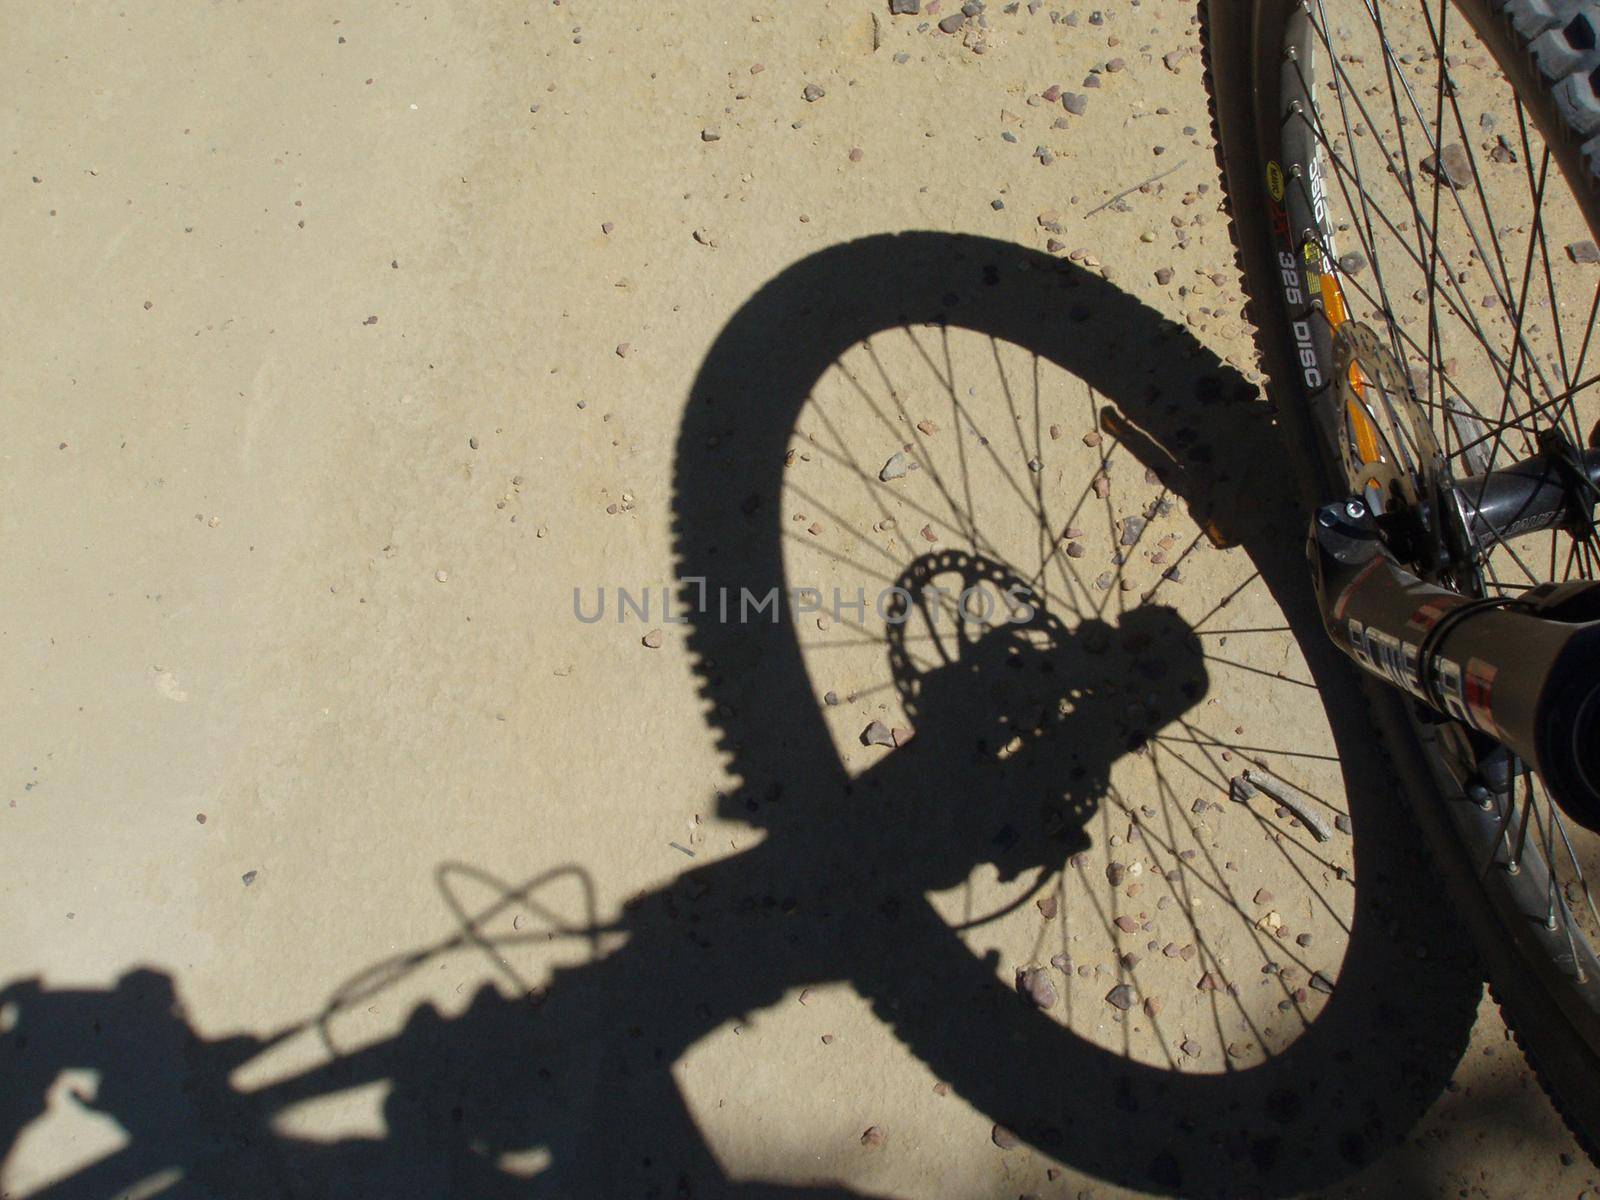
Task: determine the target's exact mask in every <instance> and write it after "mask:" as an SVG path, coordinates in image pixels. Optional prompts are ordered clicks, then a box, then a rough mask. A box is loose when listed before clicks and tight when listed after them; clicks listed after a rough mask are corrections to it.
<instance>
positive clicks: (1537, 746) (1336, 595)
mask: <svg viewBox="0 0 1600 1200" xmlns="http://www.w3.org/2000/svg"><path fill="white" fill-rule="evenodd" d="M1309 551H1310V557H1311V565H1312V571H1313V577H1314V579H1315V582H1316V588H1317V598H1318V601H1319V602H1320V604H1321V607H1322V620H1323V624H1324V625H1325V626H1326V628H1327V631H1328V635H1329V636H1330V637H1331V638H1332V639H1333V641H1334V643H1335V644H1336V645H1337V646H1338V647H1339V648H1340V649H1342V650H1343V651H1344V652H1345V653H1346V654H1348V655H1349V656H1350V657H1351V658H1353V659H1355V661H1356V662H1357V663H1359V664H1360V665H1361V667H1362V668H1363V669H1364V670H1365V671H1367V672H1369V673H1370V674H1373V675H1376V676H1377V677H1378V678H1380V679H1383V680H1385V681H1387V682H1389V683H1392V684H1394V685H1395V686H1397V687H1400V688H1403V689H1404V690H1405V691H1407V692H1408V693H1410V694H1411V695H1412V696H1414V697H1415V698H1416V699H1417V700H1419V701H1421V702H1422V703H1423V704H1425V705H1427V706H1428V707H1429V708H1431V709H1433V710H1434V711H1436V712H1438V713H1440V714H1442V715H1443V716H1445V717H1447V718H1449V719H1451V720H1455V721H1459V722H1461V723H1462V724H1464V725H1467V726H1470V727H1471V728H1473V729H1476V730H1479V731H1480V732H1482V733H1484V734H1486V735H1488V736H1489V737H1491V738H1493V739H1495V740H1496V741H1498V742H1500V743H1502V744H1504V745H1505V746H1506V747H1507V748H1508V749H1510V750H1511V751H1512V752H1513V753H1515V754H1516V755H1517V756H1518V757H1520V758H1521V759H1522V760H1523V761H1524V762H1527V763H1529V764H1530V765H1532V766H1533V768H1534V769H1535V770H1537V771H1538V772H1539V775H1540V777H1541V778H1542V779H1543V780H1544V782H1545V786H1546V787H1547V788H1548V789H1549V791H1550V793H1551V795H1552V796H1553V797H1554V798H1555V800H1556V802H1557V803H1558V804H1559V805H1560V806H1561V807H1562V809H1563V810H1564V811H1566V812H1567V813H1568V814H1569V815H1570V816H1571V817H1572V818H1573V819H1574V820H1576V821H1578V822H1579V823H1580V824H1583V825H1585V826H1587V827H1589V828H1591V829H1600V583H1594V582H1589V581H1579V582H1576V583H1565V584H1543V585H1541V586H1540V587H1537V588H1534V589H1532V590H1530V591H1528V592H1526V593H1524V594H1523V595H1522V596H1519V597H1516V598H1514V599H1507V600H1474V599H1472V598H1470V597H1467V596H1463V595H1461V594H1459V593H1457V592H1452V591H1450V590H1448V589H1446V588H1442V587H1437V586H1435V585H1433V584H1430V583H1427V582H1426V581H1424V580H1422V579H1420V578H1418V577H1417V576H1416V575H1414V574H1412V573H1411V572H1409V571H1407V570H1406V569H1405V568H1404V567H1402V566H1401V565H1400V564H1399V562H1398V561H1396V559H1395V558H1394V557H1393V556H1392V555H1391V554H1390V553H1389V552H1388V550H1387V548H1386V547H1385V546H1384V543H1383V539H1382V537H1381V536H1380V534H1379V529H1378V524H1377V521H1376V520H1375V519H1374V518H1373V516H1372V514H1371V513H1370V512H1369V511H1368V509H1367V507H1366V505H1365V504H1363V503H1362V502H1361V501H1360V500H1357V499H1351V500H1342V501H1339V502H1337V503H1334V504H1329V505H1325V506H1323V507H1322V508H1320V509H1318V510H1317V512H1316V514H1315V516H1314V517H1313V520H1312V526H1311V538H1310V545H1309Z"/></svg>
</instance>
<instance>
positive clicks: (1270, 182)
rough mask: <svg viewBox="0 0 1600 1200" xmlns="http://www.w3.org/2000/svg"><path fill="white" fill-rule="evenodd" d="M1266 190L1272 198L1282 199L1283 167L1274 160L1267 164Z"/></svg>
mask: <svg viewBox="0 0 1600 1200" xmlns="http://www.w3.org/2000/svg"><path fill="white" fill-rule="evenodd" d="M1267 192H1268V194H1269V195H1270V196H1271V197H1272V198H1273V199H1274V200H1278V201H1282V200H1283V168H1282V167H1280V166H1279V165H1278V164H1277V163H1276V162H1269V163H1268V164H1267Z"/></svg>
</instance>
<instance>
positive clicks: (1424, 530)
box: [1333, 320, 1479, 590]
mask: <svg viewBox="0 0 1600 1200" xmlns="http://www.w3.org/2000/svg"><path fill="white" fill-rule="evenodd" d="M1333 358H1334V378H1335V381H1336V383H1337V385H1338V396H1339V410H1340V413H1341V414H1342V417H1343V432H1344V437H1345V443H1346V446H1345V450H1346V454H1347V456H1348V462H1349V467H1350V472H1351V483H1352V485H1353V486H1354V487H1355V488H1356V490H1357V491H1359V492H1360V494H1361V497H1362V499H1363V500H1364V501H1365V502H1366V504H1367V507H1368V508H1369V509H1371V510H1372V512H1373V513H1374V514H1375V515H1377V516H1379V517H1385V516H1387V517H1388V518H1389V520H1388V521H1387V522H1386V524H1387V525H1388V527H1389V530H1390V533H1391V536H1392V538H1393V540H1394V541H1395V543H1396V546H1395V548H1396V550H1397V551H1398V552H1399V553H1400V555H1401V557H1402V558H1403V559H1405V560H1407V561H1409V562H1410V563H1411V565H1413V566H1415V567H1417V568H1418V570H1419V571H1420V573H1421V574H1423V575H1424V577H1427V578H1439V577H1441V576H1445V575H1448V576H1449V577H1451V578H1452V579H1453V580H1454V581H1455V583H1456V585H1457V586H1458V587H1462V588H1463V590H1467V589H1470V588H1472V587H1473V586H1474V585H1475V584H1476V583H1477V566H1476V563H1477V560H1478V557H1479V548H1478V546H1477V545H1476V543H1475V542H1474V540H1473V539H1472V537H1471V535H1470V533H1469V532H1468V530H1469V526H1468V524H1467V520H1466V514H1465V513H1464V512H1463V510H1462V507H1461V500H1460V496H1459V494H1458V493H1457V490H1456V487H1455V481H1454V479H1453V478H1452V477H1451V472H1450V466H1449V460H1448V459H1447V458H1446V457H1445V455H1444V453H1443V451H1442V450H1441V449H1440V447H1439V440H1438V437H1437V436H1436V435H1435V433H1434V429H1433V425H1432V423H1431V422H1430V421H1429V420H1428V413H1427V410H1426V409H1425V408H1424V407H1423V405H1422V402H1421V401H1420V400H1419V399H1418V398H1417V391H1416V387H1415V385H1414V383H1413V382H1412V379H1411V377H1410V375H1409V373H1408V372H1407V371H1406V369H1405V368H1404V367H1403V366H1402V365H1401V364H1400V362H1399V360H1398V359H1397V358H1396V357H1395V356H1394V353H1393V351H1392V350H1391V349H1390V348H1389V346H1388V345H1387V344H1386V343H1385V341H1384V339H1383V337H1382V336H1381V335H1380V334H1379V333H1378V331H1377V330H1375V329H1373V328H1372V326H1370V325H1367V324H1365V323H1364V322H1361V321H1349V320H1347V321H1345V322H1343V323H1342V324H1340V325H1339V327H1338V329H1337V330H1336V331H1335V333H1334V337H1333Z"/></svg>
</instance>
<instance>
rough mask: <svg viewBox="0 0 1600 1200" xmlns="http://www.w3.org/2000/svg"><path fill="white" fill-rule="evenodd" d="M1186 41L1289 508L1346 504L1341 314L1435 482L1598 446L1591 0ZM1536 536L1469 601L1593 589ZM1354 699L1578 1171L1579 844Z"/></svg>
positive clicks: (1565, 549)
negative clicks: (1449, 766) (1201, 55)
mask: <svg viewBox="0 0 1600 1200" xmlns="http://www.w3.org/2000/svg"><path fill="white" fill-rule="evenodd" d="M1203 31H1204V43H1205V51H1206V68H1207V85H1208V88H1209V91H1210V94H1211V99H1212V105H1213V118H1214V126H1215V128H1214V132H1215V135H1216V142H1217V148H1218V156H1219V159H1220V164H1221V167H1222V171H1223V176H1224V180H1225V184H1226V194H1227V203H1228V208H1229V213H1230V216H1231V221H1232V232H1233V236H1234V241H1235V245H1236V249H1237V251H1238V256H1239V265H1240V268H1241V270H1242V271H1243V273H1244V276H1245V282H1246V293H1247V295H1248V296H1249V297H1250V310H1249V313H1248V315H1249V316H1250V318H1251V321H1252V323H1253V324H1254V326H1255V328H1256V330H1257V338H1258V345H1259V349H1260V352H1261V355H1262V360H1263V366H1264V368H1265V369H1266V371H1267V373H1268V376H1269V378H1270V380H1271V387H1272V391H1273V395H1274V398H1275V399H1276V400H1277V402H1278V406H1279V416H1280V424H1281V425H1282V427H1283V431H1284V435H1285V438H1286V440H1287V441H1288V443H1289V449H1290V452H1291V460H1292V461H1293V462H1294V463H1295V464H1296V465H1297V466H1298V468H1299V471H1298V479H1297V483H1298V484H1299V490H1300V495H1299V499H1300V500H1301V501H1302V502H1304V503H1306V504H1314V503H1320V502H1323V501H1326V500H1329V499H1333V498H1338V497H1341V496H1344V495H1347V494H1349V493H1350V492H1351V490H1352V488H1351V485H1350V483H1349V482H1348V481H1347V472H1346V469H1345V467H1344V465H1343V463H1344V455H1343V453H1342V446H1341V442H1340V439H1341V437H1343V436H1346V434H1347V432H1348V431H1347V430H1346V429H1344V428H1343V427H1342V426H1341V424H1340V421H1339V418H1338V412H1339V406H1340V403H1341V401H1339V400H1338V399H1336V397H1335V395H1334V392H1333V391H1332V389H1334V388H1335V387H1336V386H1339V384H1338V380H1337V379H1336V378H1335V368H1336V363H1335V360H1334V358H1333V343H1334V340H1335V338H1336V337H1337V331H1338V328H1339V323H1340V322H1343V321H1346V320H1355V319H1358V318H1359V319H1360V320H1362V321H1364V322H1369V323H1370V326H1369V327H1370V328H1372V329H1374V330H1375V331H1376V332H1377V333H1378V334H1379V335H1380V340H1382V341H1384V342H1385V343H1386V346H1387V347H1390V348H1392V350H1393V358H1392V359H1388V360H1386V361H1391V362H1394V363H1396V364H1397V365H1398V366H1400V367H1401V368H1402V369H1403V370H1406V371H1408V372H1409V373H1410V381H1411V384H1412V387H1413V397H1414V399H1413V404H1414V409H1413V415H1412V418H1411V420H1412V424H1417V423H1419V422H1421V421H1424V420H1425V421H1427V422H1429V423H1430V425H1431V427H1432V436H1433V437H1434V438H1436V439H1437V441H1438V443H1439V447H1440V449H1441V452H1442V453H1443V455H1444V457H1445V459H1446V460H1447V461H1448V462H1449V463H1450V464H1451V465H1452V466H1454V467H1455V468H1456V471H1457V474H1458V475H1460V476H1467V475H1472V474H1476V473H1481V472H1483V471H1485V470H1488V469H1490V467H1491V466H1493V467H1498V466H1502V465H1505V464H1507V463H1508V462H1509V461H1511V460H1512V459H1513V458H1515V457H1517V456H1518V454H1519V453H1521V452H1522V447H1523V446H1524V445H1526V444H1527V442H1528V440H1529V437H1530V434H1531V433H1532V432H1533V431H1536V430H1537V429H1538V428H1540V427H1541V426H1543V427H1551V426H1554V427H1558V428H1560V429H1561V430H1562V431H1563V433H1564V434H1566V435H1567V436H1568V437H1569V438H1570V439H1572V440H1576V439H1579V438H1583V439H1585V440H1592V439H1593V437H1594V436H1595V434H1600V425H1596V426H1595V427H1594V428H1595V433H1590V432H1589V430H1590V423H1591V422H1594V421H1596V417H1597V415H1600V410H1597V407H1596V405H1597V400H1596V395H1595V391H1596V389H1595V387H1594V386H1592V382H1593V381H1590V382H1585V381H1586V379H1587V377H1588V376H1591V375H1593V374H1594V371H1593V367H1592V365H1591V366H1586V363H1587V364H1592V363H1594V362H1596V361H1600V355H1597V354H1595V352H1594V351H1592V350H1591V345H1590V343H1591V339H1592V334H1593V332H1594V330H1595V325H1596V313H1597V311H1600V265H1596V264H1595V262H1593V261H1592V260H1593V259H1595V258H1596V257H1600V255H1597V254H1596V253H1594V252H1593V243H1592V241H1589V239H1592V238H1594V237H1595V236H1596V235H1595V231H1597V230H1600V98H1597V90H1600V44H1597V43H1600V5H1596V4H1587V3H1577V2H1573V0H1420V3H1418V2H1416V0H1413V3H1412V5H1411V6H1410V7H1409V8H1408V7H1407V6H1405V5H1397V4H1396V5H1391V4H1384V3H1382V0H1308V2H1307V3H1284V2H1282V0H1209V3H1207V4H1206V6H1205V9H1204V17H1203ZM1396 197H1398V199H1395V198H1396ZM1519 197H1520V199H1521V201H1522V203H1521V206H1520V207H1518V206H1517V205H1516V204H1515V203H1514V202H1515V201H1516V200H1517V199H1518V198H1519ZM1508 199H1510V200H1511V201H1513V203H1510V204H1508V203H1506V201H1507V200H1508ZM1530 209H1531V216H1530V211H1529V210H1530ZM1478 214H1481V219H1480V220H1479V221H1477V222H1476V223H1474V220H1473V217H1474V216H1475V215H1478ZM1519 221H1520V222H1521V223H1520V224H1519V223H1518V222H1519ZM1586 243H1587V244H1586ZM1341 251H1343V253H1341ZM1413 285H1415V286H1413ZM1480 335H1481V336H1480ZM1475 338H1476V339H1477V341H1478V345H1476V346H1474V344H1473V342H1474V339H1475ZM1536 342H1537V343H1539V344H1537V345H1535V343H1536ZM1447 346H1448V347H1450V349H1451V350H1453V351H1454V352H1455V357H1453V358H1447V356H1446V355H1447V350H1446V347H1447ZM1597 349H1600V348H1597ZM1343 361H1348V359H1346V360H1343ZM1574 367H1576V368H1577V373H1574V372H1573V368H1574ZM1563 373H1565V375H1564V378H1563ZM1340 394H1341V395H1342V394H1343V393H1340ZM1405 424H1406V422H1405V420H1404V419H1403V418H1397V420H1396V427H1397V428H1400V427H1403V426H1404V425H1405ZM1406 436H1407V435H1406V434H1405V432H1404V431H1403V429H1402V431H1401V432H1400V433H1399V434H1398V435H1397V438H1396V442H1397V444H1398V445H1400V447H1401V449H1400V451H1399V453H1398V455H1397V456H1398V457H1402V458H1403V457H1404V450H1405V446H1404V443H1405V440H1406ZM1548 536H1549V537H1550V539H1551V540H1550V541H1549V543H1548V550H1549V555H1548V560H1547V559H1546V557H1545V553H1544V551H1545V546H1544V544H1542V543H1541V544H1540V546H1539V553H1538V555H1537V556H1535V555H1534V554H1533V553H1531V552H1530V551H1529V549H1528V548H1527V547H1525V546H1524V547H1521V549H1520V553H1519V547H1518V545H1517V544H1516V542H1515V541H1514V540H1513V539H1509V538H1508V539H1506V542H1505V544H1503V545H1497V546H1494V547H1491V549H1490V551H1488V552H1486V554H1485V560H1484V563H1483V564H1482V567H1483V583H1482V594H1486V595H1507V594H1514V593H1515V591H1516V590H1517V589H1518V588H1519V587H1523V588H1525V587H1529V586H1533V585H1534V584H1536V583H1538V582H1543V581H1545V580H1550V579H1555V580H1559V579H1561V578H1563V577H1565V576H1571V577H1588V578H1593V577H1594V576H1595V574H1596V570H1595V568H1596V566H1597V565H1600V563H1597V560H1596V559H1595V557H1594V548H1593V545H1592V540H1591V542H1590V543H1587V544H1583V545H1578V544H1576V543H1574V544H1573V545H1572V546H1568V545H1566V544H1564V543H1562V542H1560V541H1559V538H1560V537H1561V536H1562V535H1559V534H1552V535H1548ZM1563 554H1566V555H1567V557H1565V558H1563ZM1513 560H1514V562H1513ZM1524 577H1525V578H1524ZM1368 691H1369V693H1370V697H1371V703H1372V705H1373V716H1374V720H1373V727H1374V731H1375V732H1374V739H1375V746H1374V750H1375V752H1380V751H1381V752H1382V753H1384V754H1386V755H1387V756H1388V758H1389V759H1390V761H1391V762H1392V764H1393V770H1394V772H1395V775H1396V778H1397V781H1398V782H1400V783H1401V784H1402V785H1403V790H1404V791H1405V792H1406V793H1407V794H1408V796H1409V798H1410V799H1411V801H1412V804H1413V808H1414V810H1415V813H1416V817H1417V821H1418V824H1419V826H1420V827H1421V830H1422V832H1423V834H1424V836H1425V838H1426V840H1427V842H1428V844H1429V846H1430V849H1431V850H1432V857H1433V860H1434V862H1435V864H1436V866H1437V867H1438V869H1439V870H1440V872H1441V874H1442V875H1443V877H1444V879H1445V881H1446V883H1447V885H1448V890H1447V894H1448V895H1449V897H1450V898H1451V901H1452V903H1453V906H1454V908H1455V909H1456V911H1457V912H1458V913H1459V915H1460V917H1461V919H1462V921H1463V922H1464V923H1465V925H1466V926H1468V928H1469V929H1470V931H1471V933H1472V934H1473V937H1474V940H1475V942H1476V943H1477V945H1478V947H1479V951H1480V955H1481V958H1482V960H1483V963H1484V967H1485V971H1486V974H1487V975H1488V978H1489V982H1490V985H1491V988H1492V990H1493V993H1494V995H1495V998H1496V999H1497V1001H1498V1002H1499V1004H1500V1007H1501V1010H1502V1012H1503V1014H1504V1016H1505V1019H1506V1021H1507V1024H1508V1025H1509V1026H1510V1027H1511V1029H1512V1030H1513V1032H1514V1033H1515V1035H1516V1037H1517V1039H1518V1041H1519V1043H1520V1044H1521V1046H1522V1047H1523V1049H1524V1051H1525V1053H1526V1054H1527V1056H1528V1059H1529V1061H1530V1063H1531V1065H1532V1066H1533V1069H1534V1071H1535V1073H1536V1074H1537V1076H1538V1077H1539V1079H1540V1081H1541V1083H1542V1084H1543V1085H1544V1087H1545V1089H1546V1091H1547V1092H1548V1093H1549V1094H1550V1095H1551V1097H1552V1099H1553V1100H1554V1101H1555V1103H1556V1106H1557V1108H1558V1109H1559V1110H1560V1111H1561V1113H1562V1115H1563V1117H1564V1118H1565V1119H1566V1121H1567V1123H1568V1125H1569V1126H1570V1127H1571V1128H1572V1129H1573V1131H1574V1133H1575V1134H1577V1135H1578V1137H1579V1139H1580V1141H1582V1142H1583V1144H1584V1145H1585V1148H1586V1149H1588V1150H1589V1153H1590V1155H1591V1157H1593V1156H1594V1146H1595V1145H1596V1142H1597V1141H1600V962H1597V960H1596V958H1595V954H1594V947H1595V946H1596V945H1600V916H1596V915H1595V910H1594V908H1593V898H1592V897H1591V896H1590V894H1589V884H1588V879H1589V878H1591V877H1593V872H1591V874H1590V875H1589V876H1585V875H1584V873H1583V870H1582V868H1583V865H1584V864H1585V863H1586V862H1587V863H1589V864H1591V865H1593V864H1594V863H1595V862H1596V861H1600V860H1597V859H1596V858H1595V857H1594V850H1595V847H1594V845H1593V844H1592V841H1591V842H1589V843H1584V842H1582V837H1583V835H1582V833H1581V831H1570V836H1569V827H1568V826H1567V825H1565V824H1563V823H1562V821H1561V818H1560V815H1559V812H1558V811H1557V810H1556V809H1555V808H1554V806H1552V805H1548V801H1546V802H1545V808H1544V809H1541V808H1540V807H1539V800H1538V794H1537V792H1536V790H1535V788H1534V785H1533V782H1532V781H1531V779H1530V780H1529V781H1528V790H1527V792H1526V795H1525V798H1524V800H1523V804H1522V806H1521V807H1520V808H1519V806H1518V805H1517V803H1516V795H1517V792H1516V788H1515V784H1513V790H1512V792H1511V794H1510V797H1509V799H1507V800H1506V801H1505V802H1504V803H1503V804H1502V803H1498V802H1497V804H1496V805H1495V806H1486V802H1480V801H1481V797H1480V798H1479V799H1478V800H1474V799H1472V798H1469V797H1468V796H1466V795H1465V794H1463V791H1462V789H1461V788H1460V787H1459V786H1458V785H1457V784H1456V783H1455V782H1454V779H1453V778H1452V776H1451V775H1450V774H1449V772H1447V771H1446V770H1445V761H1444V760H1445V758H1446V757H1447V750H1446V748H1445V747H1444V745H1443V742H1442V740H1441V736H1440V730H1439V727H1438V726H1436V725H1429V724H1428V723H1426V722H1424V721H1421V720H1419V719H1418V718H1417V716H1416V714H1415V713H1414V711H1413V710H1412V708H1411V706H1410V705H1409V704H1408V703H1407V702H1406V700H1405V698H1404V697H1402V696H1401V695H1400V693H1398V692H1397V691H1392V690H1388V689H1384V688H1382V687H1380V686H1378V685H1377V684H1369V687H1368ZM1378 731H1382V733H1381V734H1380V733H1379V732H1378ZM1380 737H1381V743H1382V744H1381V745H1378V744H1376V743H1377V742H1378V740H1379V739H1380ZM1530 816H1531V817H1533V818H1534V819H1533V820H1530V819H1529V818H1530ZM1519 818H1520V819H1519ZM1519 829H1520V830H1521V831H1522V840H1521V841H1520V842H1518V841H1516V840H1515V835H1516V833H1517V832H1518V831H1519ZM1530 829H1531V830H1532V831H1533V836H1532V842H1533V844H1532V846H1531V847H1530V846H1529V845H1528V844H1527V843H1528V837H1529V834H1528V831H1529V830H1530ZM1558 835H1559V839H1558ZM1589 836H1590V837H1591V839H1592V835H1589ZM1574 839H1576V844H1575V840H1574ZM1513 847H1514V853H1513ZM1591 918H1593V919H1591Z"/></svg>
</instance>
